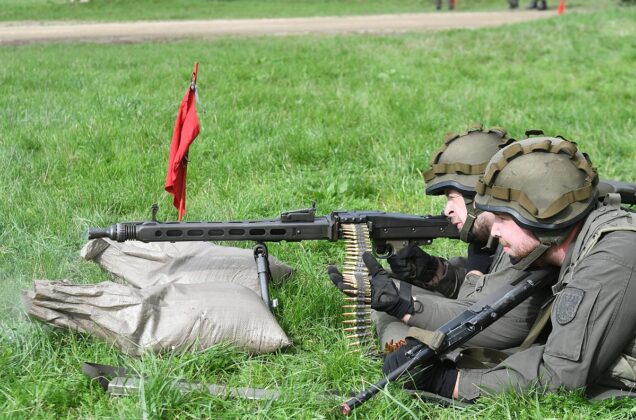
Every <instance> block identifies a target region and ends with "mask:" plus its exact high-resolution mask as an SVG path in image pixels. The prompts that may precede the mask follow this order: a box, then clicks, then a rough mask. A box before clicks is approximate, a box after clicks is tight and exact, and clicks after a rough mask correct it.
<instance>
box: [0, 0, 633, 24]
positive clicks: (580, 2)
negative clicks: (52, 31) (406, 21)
mask: <svg viewBox="0 0 636 420" xmlns="http://www.w3.org/2000/svg"><path fill="white" fill-rule="evenodd" d="M631 1H633V0H631ZM442 4H443V10H447V8H448V0H442ZM520 4H521V7H522V8H523V7H526V6H527V5H528V4H530V3H529V0H528V1H527V2H521V3H520ZM557 4H558V1H557V0H549V1H548V5H549V6H550V7H552V8H554V7H556V6H557ZM618 4H621V1H620V0H568V2H567V7H568V9H569V10H580V9H588V10H589V9H596V10H599V9H607V8H613V7H616V6H617V5H618ZM507 8H508V2H507V0H457V3H456V10H457V11H475V10H506V9H507ZM434 10H435V7H434V2H433V0H135V1H127V0H90V1H89V2H88V3H79V2H77V1H76V2H72V1H69V0H0V21H10V20H48V19H59V20H95V21H112V20H152V19H214V18H255V17H290V16H337V15H351V14H378V13H413V12H432V11H434Z"/></svg>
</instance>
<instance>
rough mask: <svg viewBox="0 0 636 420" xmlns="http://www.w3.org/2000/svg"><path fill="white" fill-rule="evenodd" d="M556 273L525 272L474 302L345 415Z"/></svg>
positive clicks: (351, 404) (349, 406)
mask: <svg viewBox="0 0 636 420" xmlns="http://www.w3.org/2000/svg"><path fill="white" fill-rule="evenodd" d="M557 274H558V268H557V267H546V268H541V269H538V270H533V271H526V272H525V273H524V276H522V277H520V278H518V279H516V280H514V281H512V282H511V283H509V284H507V285H506V286H504V287H502V288H501V289H499V290H497V291H495V292H494V293H493V294H492V295H490V296H487V297H486V298H484V299H482V300H481V301H478V302H476V303H474V304H473V305H472V306H470V308H468V309H466V310H465V311H464V312H462V313H461V314H459V315H458V316H457V317H455V318H453V319H452V320H450V321H448V322H447V323H446V324H444V325H442V326H441V327H439V329H438V330H437V331H436V332H435V334H434V336H433V339H432V340H431V343H430V344H428V345H426V344H419V345H417V346H416V347H414V348H412V349H410V350H409V351H408V352H407V353H406V356H407V357H409V358H410V359H409V360H408V361H407V362H406V363H404V364H403V365H401V366H399V367H398V368H397V369H395V370H394V371H392V372H389V373H388V374H387V375H386V376H385V377H384V378H383V379H382V380H380V381H379V382H377V383H375V384H374V385H371V386H370V387H369V388H367V389H365V390H363V391H362V392H360V393H359V394H357V395H356V396H355V397H352V398H350V399H349V400H347V401H346V402H344V403H343V404H342V405H341V412H342V414H344V415H345V416H346V415H349V414H350V413H351V411H352V410H353V409H355V408H356V407H358V406H359V405H361V404H363V403H364V402H365V401H367V400H368V399H369V398H371V397H373V396H374V395H375V394H377V393H378V392H379V391H381V390H382V389H384V387H385V386H386V385H387V384H388V383H389V382H393V381H396V380H398V379H399V378H400V377H402V376H403V375H405V374H407V375H413V374H416V373H419V372H423V371H424V370H425V369H427V368H429V367H431V366H432V365H433V364H434V363H435V362H436V361H437V360H438V356H440V355H442V354H445V353H448V352H450V351H452V350H455V349H456V348H458V347H459V346H461V345H462V344H464V343H465V342H466V341H468V340H470V339H471V338H472V337H474V336H475V335H476V334H478V333H479V332H481V331H483V330H484V329H486V328H487V327H488V326H489V325H491V324H492V323H493V322H495V321H496V320H498V319H499V318H501V317H502V316H503V315H505V314H506V313H507V312H509V311H510V310H511V309H513V308H514V307H516V306H517V305H519V304H520V303H521V302H523V301H524V300H525V299H526V298H528V297H529V296H532V295H533V294H534V293H535V292H536V291H538V290H540V289H542V288H545V287H548V286H550V285H551V284H553V283H554V282H555V281H556V279H557Z"/></svg>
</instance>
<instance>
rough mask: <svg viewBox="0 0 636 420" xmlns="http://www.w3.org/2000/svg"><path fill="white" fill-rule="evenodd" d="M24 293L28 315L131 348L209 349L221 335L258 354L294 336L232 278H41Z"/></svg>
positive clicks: (137, 350) (130, 350) (223, 339)
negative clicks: (146, 282) (148, 281)
mask: <svg viewBox="0 0 636 420" xmlns="http://www.w3.org/2000/svg"><path fill="white" fill-rule="evenodd" d="M23 300H24V302H25V305H26V307H27V309H28V313H29V314H30V315H32V316H34V317H36V318H38V319H40V320H42V321H45V322H47V323H50V324H53V325H55V326H58V327H64V328H69V329H72V330H77V331H81V332H86V333H90V334H92V335H94V336H97V337H99V338H101V339H103V340H106V341H107V342H109V343H112V344H113V345H115V346H116V347H117V348H118V349H120V350H121V351H123V352H125V353H127V354H130V355H140V354H141V353H143V352H144V351H147V350H150V351H153V352H157V353H161V352H165V351H173V352H183V351H188V350H204V349H206V348H208V347H210V346H212V345H213V344H216V343H219V342H224V343H228V344H232V345H235V346H238V347H240V348H242V349H244V350H246V351H248V352H250V353H254V354H258V353H266V352H271V351H275V350H277V349H279V348H281V347H285V346H288V345H289V344H290V341H289V339H288V338H287V336H286V335H285V333H284V332H283V330H282V329H281V328H280V326H279V325H278V323H277V322H276V320H275V319H274V316H273V315H272V314H271V312H270V311H269V310H268V308H267V307H266V306H265V304H264V303H263V301H262V299H261V298H260V297H259V296H258V295H257V294H256V293H254V292H253V291H252V290H250V289H248V288H246V287H244V286H241V285H239V284H233V283H196V284H179V283H166V284H159V285H156V286H151V287H147V288H144V289H137V288H135V287H131V286H126V285H123V284H119V283H114V282H103V283H99V284H86V285H84V284H71V283H69V282H65V281H64V282H60V281H47V280H36V281H35V282H34V290H33V291H29V292H25V293H23Z"/></svg>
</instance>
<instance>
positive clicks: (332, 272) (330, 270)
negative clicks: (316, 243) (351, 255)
mask: <svg viewBox="0 0 636 420" xmlns="http://www.w3.org/2000/svg"><path fill="white" fill-rule="evenodd" d="M327 274H329V278H330V279H331V281H332V282H333V284H334V285H335V286H336V287H337V288H338V289H340V291H341V292H343V293H347V291H348V290H352V289H351V288H350V287H349V286H347V285H346V284H345V282H344V278H342V274H341V273H340V271H338V269H337V268H336V266H335V265H330V266H327Z"/></svg>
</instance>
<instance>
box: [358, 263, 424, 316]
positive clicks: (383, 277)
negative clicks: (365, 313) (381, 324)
mask: <svg viewBox="0 0 636 420" xmlns="http://www.w3.org/2000/svg"><path fill="white" fill-rule="evenodd" d="M362 261H364V265H366V266H367V268H368V269H369V274H370V275H371V308H372V309H375V310H376V311H380V312H386V313H387V314H389V315H392V316H394V317H396V318H399V319H402V317H404V315H406V314H412V313H413V298H412V297H410V296H409V297H408V299H407V298H404V297H402V296H400V291H399V290H398V288H397V287H396V286H395V284H394V283H393V280H392V279H391V277H389V274H388V273H387V272H386V271H384V268H382V266H381V265H380V263H379V262H377V261H376V259H375V258H373V255H371V253H369V252H365V253H364V254H362Z"/></svg>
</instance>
